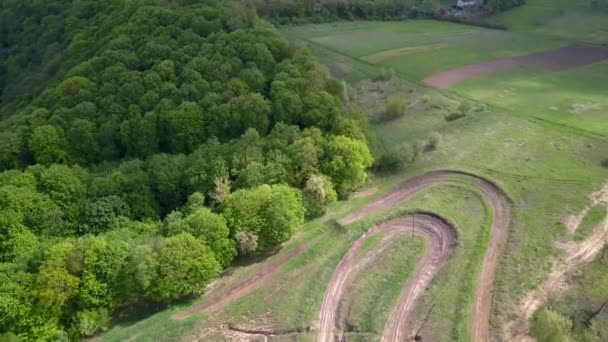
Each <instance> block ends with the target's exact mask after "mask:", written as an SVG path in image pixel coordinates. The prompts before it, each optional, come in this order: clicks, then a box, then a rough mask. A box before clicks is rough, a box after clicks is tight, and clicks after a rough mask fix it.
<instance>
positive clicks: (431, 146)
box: [426, 132, 442, 151]
mask: <svg viewBox="0 0 608 342" xmlns="http://www.w3.org/2000/svg"><path fill="white" fill-rule="evenodd" d="M441 141H442V137H441V134H439V133H437V132H433V133H431V135H429V138H428V140H427V143H426V150H427V151H434V150H436V149H438V148H439V146H440V145H441Z"/></svg>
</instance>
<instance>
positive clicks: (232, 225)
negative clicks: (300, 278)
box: [0, 0, 372, 341]
mask: <svg viewBox="0 0 608 342" xmlns="http://www.w3.org/2000/svg"><path fill="white" fill-rule="evenodd" d="M190 3H196V4H190ZM0 52H1V54H0V73H1V77H0V78H1V79H2V80H3V83H2V85H0V89H1V90H2V97H1V99H2V102H0V113H1V114H2V117H1V121H0V171H1V173H0V335H2V336H4V337H5V338H15V339H19V340H23V341H51V340H52V341H58V340H68V339H70V340H78V339H80V338H83V337H86V336H92V335H94V334H96V333H99V332H101V331H103V330H104V329H106V328H107V327H108V324H109V322H110V318H111V316H112V314H113V313H115V312H116V311H118V310H121V309H123V308H125V307H129V306H131V305H133V304H135V303H141V302H152V303H170V302H173V301H175V300H178V299H180V298H183V297H184V296H188V295H191V294H196V293H198V292H200V291H202V290H203V288H204V287H205V285H206V284H208V283H209V282H210V281H212V280H213V279H214V278H216V277H218V276H219V275H220V273H221V272H222V270H223V269H225V268H227V267H229V266H230V265H231V263H232V262H233V259H234V258H235V257H236V256H237V255H245V254H259V253H265V252H267V251H272V250H273V249H274V248H276V247H277V246H278V245H280V244H281V243H282V242H284V241H286V240H287V239H288V238H289V237H290V236H291V235H292V234H293V233H294V231H295V229H297V227H298V226H300V225H301V224H302V223H303V222H304V220H305V219H306V218H311V217H315V216H318V215H321V214H322V213H323V212H324V211H325V209H326V207H327V206H328V205H329V204H331V203H332V202H334V201H336V200H337V199H338V198H340V197H345V196H347V195H348V194H349V192H351V191H352V190H354V189H356V188H357V187H359V186H360V185H361V184H362V183H363V182H364V181H365V180H366V177H367V174H366V172H367V169H368V168H369V167H370V166H371V164H372V156H371V154H370V152H369V149H368V144H367V129H366V121H365V119H364V117H363V116H362V115H360V114H359V113H357V111H356V110H353V109H351V108H350V106H347V105H345V103H343V102H344V101H343V97H344V89H343V86H342V84H341V82H338V81H336V80H333V79H330V78H327V77H326V75H325V73H324V71H323V70H322V69H321V68H320V66H319V65H318V64H317V62H316V60H315V58H314V56H313V55H312V54H311V52H310V51H308V50H306V49H294V48H292V47H290V46H289V44H288V42H287V41H286V39H284V38H283V37H282V36H281V34H279V33H278V32H277V31H276V30H275V29H274V28H273V27H272V26H270V25H269V24H267V23H265V22H263V21H261V20H259V19H258V18H257V16H256V14H255V13H254V11H251V10H250V9H247V8H246V7H242V6H239V5H226V4H223V3H219V4H218V3H217V2H216V1H180V2H176V1H173V2H172V1H158V2H157V1H151V0H150V1H143V0H142V1H107V2H106V1H103V2H97V1H77V2H76V1H74V2H72V1H67V0H63V1H53V2H49V1H2V2H0Z"/></svg>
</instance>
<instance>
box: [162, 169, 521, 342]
mask: <svg viewBox="0 0 608 342" xmlns="http://www.w3.org/2000/svg"><path fill="white" fill-rule="evenodd" d="M463 179H464V180H469V181H471V180H473V181H474V183H475V184H476V186H477V188H478V189H479V190H480V191H481V192H482V193H484V194H485V195H486V197H487V198H488V201H489V202H490V204H491V206H492V217H493V219H494V221H493V227H492V234H491V241H490V245H489V246H488V250H487V251H486V255H485V257H484V261H483V265H482V269H481V272H480V275H479V279H478V281H477V284H478V288H477V291H476V292H477V293H476V298H475V308H474V312H473V314H472V317H473V321H472V322H471V340H472V341H483V342H485V341H488V340H489V317H490V308H491V303H492V286H493V281H494V275H495V271H496V264H497V262H498V258H499V256H500V253H501V251H502V248H503V245H504V242H505V240H506V238H507V233H508V228H509V224H510V221H511V212H510V206H509V202H508V200H507V198H506V196H505V195H504V193H503V192H502V191H501V190H500V189H499V188H498V187H497V186H496V185H494V184H493V183H491V182H490V181H488V180H485V179H484V178H481V177H478V176H475V175H472V174H468V173H464V172H460V171H432V172H428V173H425V174H422V175H420V176H418V177H415V178H412V179H410V180H408V181H406V182H404V183H402V184H401V185H400V186H398V187H397V188H396V189H395V190H393V191H392V192H391V193H389V194H387V195H386V196H385V197H383V198H381V199H379V200H376V201H375V202H372V203H370V204H368V205H367V206H365V207H363V208H361V209H360V210H358V211H357V212H355V213H353V214H351V215H349V216H348V217H346V218H344V219H342V220H341V221H340V223H341V224H348V223H352V222H354V221H357V220H359V219H361V218H363V217H365V216H367V215H369V214H371V213H374V212H378V211H382V210H387V209H391V208H393V207H395V206H396V205H398V204H399V202H401V201H403V200H405V199H407V198H408V197H410V196H412V195H414V194H415V193H417V192H419V191H421V190H424V189H427V188H430V187H432V186H435V185H439V184H442V183H445V182H449V181H458V180H463ZM412 229H413V232H414V233H416V234H419V235H422V236H425V237H427V238H428V239H429V240H430V242H431V246H430V249H429V250H428V251H427V254H426V255H425V256H424V257H423V258H422V260H421V261H420V262H419V264H418V267H417V268H416V271H415V272H414V274H413V276H412V278H411V280H410V283H409V284H408V286H407V287H406V288H405V289H404V290H403V291H402V293H401V295H400V297H399V301H398V303H397V305H396V307H395V309H394V310H393V312H392V313H391V315H390V316H389V319H388V321H387V323H386V326H385V329H384V332H383V337H382V340H383V341H391V342H392V341H404V340H405V338H411V337H412V331H411V329H412V327H411V326H409V325H410V323H411V320H412V317H411V314H412V312H413V309H414V307H415V304H416V300H417V299H418V298H419V297H420V296H421V295H422V294H423V292H424V290H425V288H426V287H427V286H428V284H429V283H430V282H431V280H432V279H433V277H434V276H435V275H436V274H437V272H438V271H439V269H440V268H441V267H442V266H443V265H444V264H445V262H446V261H447V259H448V258H449V255H450V252H451V251H452V249H453V248H454V246H455V245H456V243H457V234H456V230H455V229H454V227H452V226H451V225H450V224H449V223H448V222H447V221H446V220H444V219H442V218H440V217H438V216H436V215H433V214H417V215H413V216H407V217H403V218H398V219H395V220H391V221H388V222H385V223H383V224H381V225H378V226H375V227H374V228H372V229H371V230H370V231H368V232H367V233H366V234H364V235H363V236H362V237H360V238H359V239H358V240H357V241H355V243H354V244H353V246H352V247H351V249H350V250H349V251H348V252H347V254H346V255H345V256H344V258H343V260H342V261H341V262H340V264H339V265H338V268H337V270H336V271H335V272H334V275H333V276H332V279H331V281H330V283H329V284H328V287H327V290H326V293H325V297H324V300H323V303H322V307H321V311H320V315H319V322H320V327H319V335H318V340H319V341H327V342H330V341H331V342H334V341H335V338H336V337H337V336H338V335H339V334H340V333H339V331H338V330H337V329H336V325H339V323H340V322H338V321H337V319H336V313H337V310H338V307H339V304H340V302H341V299H342V298H341V297H342V293H343V291H344V287H345V285H346V283H347V282H348V281H349V277H350V276H352V275H353V274H352V273H353V272H352V271H353V257H354V255H356V252H357V251H358V249H359V248H360V247H361V244H362V242H363V241H364V240H365V239H366V238H367V237H369V236H371V235H373V234H376V233H378V232H380V231H383V230H389V231H392V232H395V231H397V232H402V233H405V232H412ZM309 246H310V244H304V245H301V246H299V247H298V248H295V249H294V250H292V251H290V252H288V253H286V254H285V255H282V256H281V257H279V258H277V259H276V260H273V261H271V262H270V263H268V265H266V267H265V268H264V269H262V270H261V271H260V272H259V273H258V274H256V275H255V276H254V277H252V278H249V279H246V280H245V281H243V282H241V283H238V284H236V285H235V286H233V287H232V288H230V289H228V290H227V291H225V292H222V293H219V294H217V295H215V296H214V297H212V298H210V299H209V300H208V301H206V302H204V303H201V304H200V305H197V306H194V307H192V308H190V309H188V310H186V311H182V312H179V313H176V314H175V315H174V316H173V318H175V319H185V318H187V317H189V316H191V315H192V314H194V313H197V312H201V311H204V310H214V309H215V310H217V309H221V308H222V307H223V306H224V305H225V304H227V303H229V302H230V301H232V300H234V299H236V298H239V297H241V296H243V295H246V294H248V293H250V292H251V291H253V290H254V289H256V288H258V287H260V286H261V285H263V284H265V283H267V282H268V281H270V280H271V279H272V277H273V276H274V275H275V274H276V272H277V271H278V269H279V267H280V266H281V265H283V264H284V263H286V262H287V261H288V260H290V259H291V258H293V257H295V256H296V255H299V254H300V253H302V252H303V251H305V250H307V249H308V248H309ZM379 247H381V246H379ZM355 266H356V265H355ZM408 329H409V331H408Z"/></svg>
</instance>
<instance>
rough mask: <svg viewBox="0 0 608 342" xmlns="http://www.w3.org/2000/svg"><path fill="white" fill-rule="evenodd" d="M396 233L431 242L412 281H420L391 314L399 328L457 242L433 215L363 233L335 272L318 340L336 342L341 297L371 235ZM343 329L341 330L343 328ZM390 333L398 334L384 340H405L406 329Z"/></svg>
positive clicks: (449, 228)
mask: <svg viewBox="0 0 608 342" xmlns="http://www.w3.org/2000/svg"><path fill="white" fill-rule="evenodd" d="M386 230H394V231H400V232H401V233H410V232H412V233H415V234H418V235H422V236H424V237H426V238H428V239H429V240H430V241H431V248H430V249H429V252H428V253H427V254H426V255H425V256H424V258H423V259H422V261H420V263H419V264H418V267H417V268H416V273H415V274H414V275H413V276H412V279H419V281H417V282H413V281H412V282H410V285H409V286H408V288H407V290H406V291H404V292H403V294H402V297H403V296H405V297H406V298H405V299H406V300H400V301H399V302H400V305H399V308H398V310H395V311H394V312H393V314H392V315H391V319H390V320H389V323H388V325H390V326H400V325H403V319H405V318H407V316H408V314H409V313H410V312H411V311H412V309H413V308H414V306H413V303H414V300H410V299H413V298H417V297H418V296H419V295H420V294H421V292H422V291H424V289H425V288H426V286H427V285H428V284H429V283H430V281H431V280H432V278H433V277H434V275H435V274H436V272H437V271H438V270H439V268H441V266H443V264H444V263H445V261H446V260H447V259H448V256H449V254H450V252H451V251H452V249H453V247H455V246H456V243H457V233H456V230H455V229H454V228H453V227H452V226H451V225H450V224H449V223H448V222H447V221H445V220H443V219H441V218H439V217H437V216H432V215H426V214H418V215H412V216H408V217H402V218H398V219H395V220H391V221H388V222H385V223H383V224H380V225H377V226H375V227H374V228H372V229H370V230H369V231H368V232H367V233H365V234H363V236H361V237H360V238H359V239H357V241H355V243H354V244H353V246H352V247H351V248H350V249H349V250H348V252H347V253H346V255H345V256H344V257H343V258H342V260H341V261H340V264H338V267H337V269H336V272H334V275H333V277H332V279H331V281H330V283H329V285H328V287H327V290H326V292H325V296H324V299H323V304H322V305H321V312H320V314H319V335H318V341H326V342H334V341H335V340H336V337H337V336H339V334H340V332H339V331H337V330H339V329H336V328H335V326H336V323H338V325H341V324H340V322H338V319H337V314H338V307H339V305H340V302H341V300H342V295H343V292H344V289H345V288H346V284H347V283H348V282H349V281H350V280H352V278H353V277H354V276H355V275H356V272H357V269H358V268H359V267H358V266H360V265H359V263H355V256H356V255H357V253H358V252H359V249H360V248H361V246H362V245H363V243H364V242H365V240H367V239H368V238H370V237H371V236H374V235H376V234H378V233H380V232H382V231H386ZM387 243H390V241H389V240H387V239H383V240H381V243H380V244H379V245H377V246H376V248H383V245H384V244H387ZM340 330H341V329H340ZM387 331H390V332H391V333H395V334H396V335H395V336H390V337H387V338H383V340H389V341H402V340H403V339H402V338H400V335H401V333H402V332H403V329H385V332H387Z"/></svg>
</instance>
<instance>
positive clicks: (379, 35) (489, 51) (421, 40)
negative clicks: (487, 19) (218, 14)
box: [284, 20, 566, 80]
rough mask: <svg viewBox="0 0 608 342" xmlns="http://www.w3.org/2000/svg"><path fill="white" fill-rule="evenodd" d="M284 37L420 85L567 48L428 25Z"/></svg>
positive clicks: (312, 28)
mask: <svg viewBox="0 0 608 342" xmlns="http://www.w3.org/2000/svg"><path fill="white" fill-rule="evenodd" d="M425 30H426V31H425ZM284 32H285V33H286V34H287V35H288V36H291V37H294V38H304V39H306V40H309V41H311V42H313V43H315V44H320V45H323V46H327V47H331V48H332V49H335V50H338V51H340V52H342V53H344V54H347V55H349V56H352V57H354V58H358V59H361V60H363V61H366V62H369V63H373V64H377V65H381V66H384V67H390V68H394V69H396V70H398V71H399V72H402V73H404V74H407V75H408V76H409V77H411V78H413V79H416V80H422V79H423V78H424V77H426V76H429V75H432V74H434V73H436V72H439V71H444V70H449V69H452V68H455V67H458V66H462V65H468V64H476V63H481V62H486V61H491V60H494V59H498V58H508V57H513V56H520V55H525V54H529V53H533V52H538V51H543V50H548V49H552V48H557V47H561V46H563V45H565V44H566V42H565V41H564V40H562V39H557V38H547V37H543V38H539V37H535V36H530V35H528V34H525V33H514V32H506V31H497V30H489V29H482V28H477V27H471V26H466V25H461V24H454V23H446V22H439V21H428V20H420V21H408V22H356V23H332V24H319V25H307V26H303V27H300V26H298V27H288V28H285V29H284Z"/></svg>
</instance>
